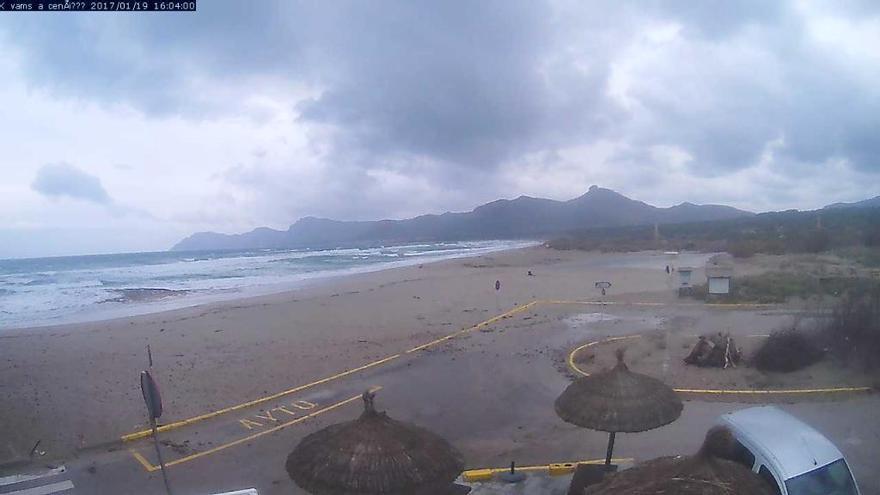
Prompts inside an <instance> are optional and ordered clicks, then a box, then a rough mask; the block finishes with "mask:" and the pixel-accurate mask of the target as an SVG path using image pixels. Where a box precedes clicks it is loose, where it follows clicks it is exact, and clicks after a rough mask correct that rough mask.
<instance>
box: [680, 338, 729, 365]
mask: <svg viewBox="0 0 880 495" xmlns="http://www.w3.org/2000/svg"><path fill="white" fill-rule="evenodd" d="M741 359H742V349H740V348H738V347H736V342H735V341H734V340H733V337H731V336H730V334H729V333H721V332H718V333H717V334H715V335H712V336H710V337H708V338H707V337H706V336H705V335H700V337H699V339H698V340H697V343H696V345H694V348H693V349H691V352H690V354H688V355H687V357H686V358H684V362H685V363H686V364H692V365H696V366H701V367H710V368H724V369H727V368H729V367H734V368H736V365H737V364H738V363H739V362H740V360H741Z"/></svg>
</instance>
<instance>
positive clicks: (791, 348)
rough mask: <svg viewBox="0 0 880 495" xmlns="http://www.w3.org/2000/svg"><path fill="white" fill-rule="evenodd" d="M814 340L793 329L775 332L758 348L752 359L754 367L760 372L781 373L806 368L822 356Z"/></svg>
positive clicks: (810, 335)
mask: <svg viewBox="0 0 880 495" xmlns="http://www.w3.org/2000/svg"><path fill="white" fill-rule="evenodd" d="M816 340H818V339H817V338H816V336H815V335H812V334H806V333H804V332H799V331H797V330H795V329H794V328H787V329H784V330H777V331H775V332H773V333H771V334H770V337H768V338H767V340H765V341H764V344H763V345H761V347H760V348H758V351H757V352H756V353H755V355H754V357H753V362H754V365H755V367H756V368H758V369H759V370H761V371H778V372H782V373H788V372H791V371H797V370H799V369H803V368H806V367H807V366H810V365H811V364H813V363H816V362H817V361H819V360H821V359H822V356H823V355H824V351H823V350H822V348H821V347H820V346H819V345H818V344H817V343H816Z"/></svg>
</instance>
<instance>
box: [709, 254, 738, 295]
mask: <svg viewBox="0 0 880 495" xmlns="http://www.w3.org/2000/svg"><path fill="white" fill-rule="evenodd" d="M731 279H733V258H732V257H731V256H730V255H727V254H718V255H715V256H712V257H711V258H709V261H708V262H706V283H707V286H708V288H709V295H726V294H730V286H731V283H730V282H731Z"/></svg>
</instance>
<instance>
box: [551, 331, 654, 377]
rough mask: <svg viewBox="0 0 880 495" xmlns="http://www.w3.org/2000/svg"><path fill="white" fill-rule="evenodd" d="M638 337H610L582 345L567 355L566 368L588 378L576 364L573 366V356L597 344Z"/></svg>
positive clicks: (587, 374)
mask: <svg viewBox="0 0 880 495" xmlns="http://www.w3.org/2000/svg"><path fill="white" fill-rule="evenodd" d="M639 337H641V335H624V336H623V337H611V338H608V339H604V340H596V341H593V342H588V343H586V344H584V345H582V346H580V347H578V348H576V349H575V350H573V351H571V352H570V353H568V366H569V367H570V368H571V369H573V370H574V371H576V372H578V373H580V374H581V375H584V376H590V374H589V373H587V372H586V371H584V370H582V369H580V368H578V366H577V365H576V364H574V356H575V355H576V354H577V353H578V352H580V351H582V350H584V349H586V348H587V347H592V346H594V345H597V344H607V343H609V342H617V341H619V340H627V339H637V338H639Z"/></svg>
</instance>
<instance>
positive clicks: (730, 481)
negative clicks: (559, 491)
mask: <svg viewBox="0 0 880 495" xmlns="http://www.w3.org/2000/svg"><path fill="white" fill-rule="evenodd" d="M734 442H735V440H734V439H733V435H731V434H730V432H729V431H728V430H726V429H724V428H723V427H715V428H712V429H711V430H709V432H708V433H707V434H706V439H705V440H704V442H703V446H702V447H701V448H700V450H699V452H697V454H696V455H693V456H675V457H661V458H659V459H652V460H650V461H646V462H644V463H642V464H639V465H637V466H635V467H633V468H630V469H627V470H625V471H621V472H620V473H617V474H613V475H610V476H608V477H606V478H604V479H603V481H602V482H601V483H600V484H597V485H593V486H591V487H588V488H587V490H586V492H585V493H586V494H587V495H627V494H636V493H638V494H640V495H661V494H662V495H667V494H671V493H675V494H678V495H771V494H772V493H773V489H772V488H771V487H770V485H769V484H768V483H767V482H766V481H764V480H762V479H761V478H760V477H759V476H758V475H757V474H755V473H753V472H752V471H751V470H750V469H749V468H748V467H746V466H743V465H742V464H738V463H736V462H734V461H731V460H728V459H731V458H733V457H731V456H730V455H729V454H730V453H731V449H734V448H735V447H734V445H735V444H734Z"/></svg>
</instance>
